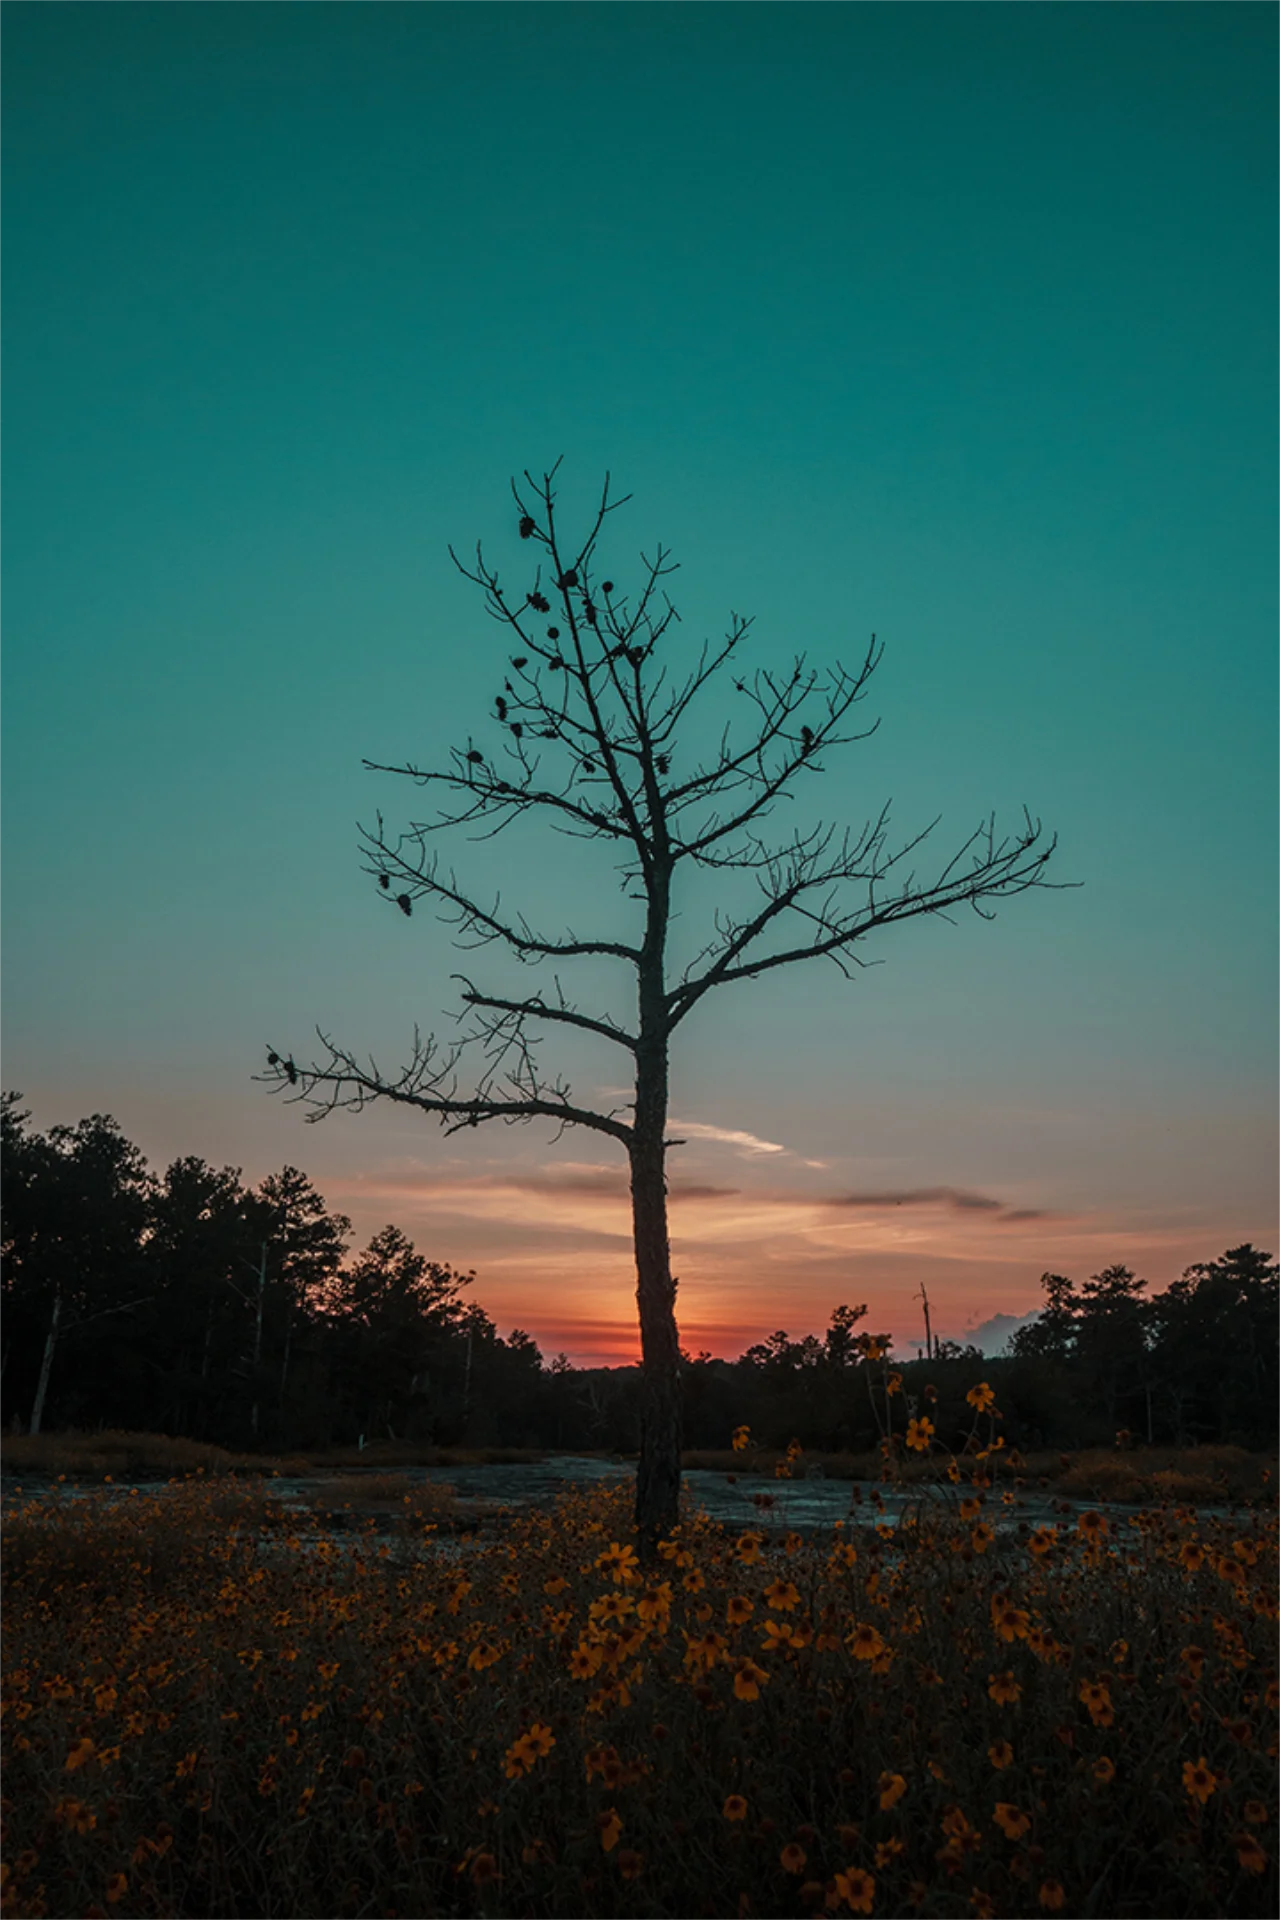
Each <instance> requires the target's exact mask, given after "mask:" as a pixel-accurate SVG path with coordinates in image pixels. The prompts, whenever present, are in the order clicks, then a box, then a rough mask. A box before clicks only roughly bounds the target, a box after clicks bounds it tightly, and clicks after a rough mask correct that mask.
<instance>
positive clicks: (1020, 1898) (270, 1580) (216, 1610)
mask: <svg viewBox="0 0 1280 1920" xmlns="http://www.w3.org/2000/svg"><path fill="white" fill-rule="evenodd" d="M873 1358H874V1356H873ZM891 1378H892V1376H891V1375H889V1374H888V1373H887V1372H886V1374H885V1377H884V1381H883V1387H884V1405H885V1408H886V1414H887V1419H886V1427H885V1434H886V1450H885V1472H886V1475H888V1476H890V1477H891V1476H893V1474H894V1473H895V1469H896V1464H897V1461H898V1460H899V1459H906V1458H908V1457H910V1458H911V1459H912V1460H913V1461H920V1460H924V1459H931V1458H933V1457H934V1455H935V1452H936V1450H937V1449H936V1436H935V1435H934V1434H933V1431H932V1422H931V1421H930V1419H929V1417H928V1415H927V1414H920V1413H919V1412H915V1413H912V1414H911V1417H910V1419H909V1421H908V1422H907V1423H906V1425H905V1430H903V1431H899V1432H898V1433H897V1434H896V1437H895V1430H894V1425H893V1415H894V1413H895V1411H896V1408H895V1406H894V1405H892V1404H891V1401H892V1393H891V1389H890V1385H889V1383H890V1381H891ZM970 1404H971V1406H972V1407H973V1410H974V1434H973V1436H972V1437H971V1439H972V1443H971V1445H970V1447H969V1450H968V1451H967V1452H965V1453H963V1454H961V1455H959V1456H958V1457H953V1456H950V1455H946V1454H942V1455H941V1456H940V1457H939V1459H938V1464H937V1472H936V1475H935V1479H934V1482H933V1484H919V1485H918V1489H917V1485H916V1483H915V1482H914V1481H913V1483H912V1486H913V1496H914V1495H915V1494H916V1492H917V1491H918V1497H913V1498H912V1500H911V1502H910V1503H909V1504H908V1505H906V1506H905V1507H903V1508H902V1510H901V1511H900V1513H899V1515H898V1518H897V1520H896V1523H895V1524H890V1522H889V1519H888V1517H887V1512H888V1510H887V1508H883V1507H881V1512H880V1517H879V1518H877V1514H876V1509H877V1507H879V1506H880V1495H879V1494H878V1493H877V1492H873V1493H872V1496H871V1503H870V1506H871V1512H870V1516H869V1521H867V1522H864V1521H862V1520H859V1521H857V1522H854V1521H852V1520H851V1521H849V1522H846V1523H845V1524H844V1525H843V1526H837V1527H836V1528H834V1529H833V1530H831V1531H829V1532H827V1533H826V1534H825V1535H824V1536H823V1537H821V1538H817V1537H812V1536H810V1537H801V1536H800V1535H799V1534H798V1533H796V1532H788V1531H786V1530H785V1528H786V1519H785V1509H786V1487H785V1484H780V1486H779V1489H778V1493H777V1496H776V1500H775V1503H774V1504H773V1505H772V1507H765V1508H764V1509H762V1514H761V1525H760V1526H759V1527H757V1528H754V1529H752V1530H750V1531H747V1532H741V1533H734V1532H728V1531H726V1530H724V1529H722V1528H720V1527H718V1526H715V1525H713V1524H712V1523H711V1522H709V1521H708V1520H707V1519H706V1518H705V1516H701V1515H699V1514H698V1513H696V1512H694V1511H688V1512H686V1514H685V1516H684V1519H683V1523H682V1525H681V1527H680V1530H679V1531H678V1533H677V1534H676V1535H675V1536H673V1537H672V1538H671V1539H670V1540H668V1541H666V1542H664V1543H663V1545H662V1547H661V1549H660V1558H659V1559H658V1560H657V1561H656V1562H655V1563H653V1564H651V1565H647V1566H646V1565H642V1564H641V1563H640V1561H639V1559H638V1557H637V1552H636V1548H635V1546H634V1544H633V1539H632V1536H631V1533H630V1512H629V1506H630V1502H629V1496H628V1492H627V1490H626V1489H625V1488H618V1487H609V1488H605V1489H603V1490H596V1491H594V1492H592V1493H591V1494H589V1495H582V1494H575V1495H573V1496H570V1497H568V1498H566V1499H564V1500H562V1501H561V1502H560V1503H559V1504H558V1505H557V1506H556V1507H555V1508H554V1510H552V1511H549V1512H545V1513H541V1512H540V1513H532V1514H530V1513H522V1514H519V1515H514V1516H512V1517H511V1518H510V1520H509V1522H508V1524H507V1525H506V1526H505V1527H503V1528H501V1529H499V1530H497V1531H496V1532H495V1533H494V1534H492V1535H491V1536H489V1537H482V1538H481V1539H479V1540H478V1541H476V1542H474V1543H459V1542H457V1541H455V1540H445V1539H444V1538H443V1537H441V1536H439V1535H437V1534H436V1532H435V1531H434V1528H433V1526H432V1524H431V1522H430V1521H429V1520H424V1519H423V1517H422V1515H421V1514H420V1513H418V1512H411V1513H410V1514H409V1516H408V1518H407V1521H406V1525H405V1528H404V1529H403V1530H401V1531H398V1532H397V1533H396V1534H394V1535H386V1534H384V1535H381V1536H380V1535H378V1534H375V1533H374V1531H373V1527H374V1525H376V1524H377V1523H376V1522H374V1521H371V1522H370V1523H369V1531H368V1532H367V1533H364V1534H356V1535H354V1536H352V1535H348V1536H345V1537H344V1538H343V1539H342V1540H340V1541H335V1540H334V1539H333V1538H331V1537H329V1536H328V1535H327V1534H326V1533H325V1532H324V1530H323V1529H322V1528H321V1527H319V1526H317V1525H316V1524H315V1522H314V1519H309V1520H308V1521H307V1523H306V1524H305V1525H304V1524H303V1523H302V1522H301V1521H300V1520H299V1519H298V1517H297V1516H296V1515H290V1514H289V1513H287V1512H285V1511H284V1510H283V1509H281V1508H280V1506H279V1505H278V1504H277V1503H275V1502H273V1501H271V1500H270V1499H268V1498H266V1497H265V1496H264V1494H263V1492H262V1491H261V1489H257V1490H252V1489H246V1488H245V1487H244V1486H243V1485H242V1484H234V1483H233V1484H230V1485H228V1483H226V1482H221V1483H217V1484H215V1483H211V1482H209V1481H208V1480H206V1479H204V1478H202V1477H201V1476H199V1475H196V1476H194V1477H192V1478H190V1479H188V1480H186V1481H184V1482H182V1483H179V1484H174V1485H171V1486H168V1487H163V1488H156V1489H147V1490H135V1491H132V1492H129V1493H124V1492H122V1491H121V1490H119V1489H116V1488H103V1489H102V1490H101V1491H99V1492H97V1493H95V1494H92V1495H88V1496H80V1497H77V1498H75V1499H52V1500H51V1499H47V1498H45V1499H33V1498H24V1497H22V1496H21V1495H20V1496H19V1497H17V1498H16V1499H15V1500H14V1501H13V1502H12V1503H11V1508H10V1511H9V1513H8V1514H7V1516H6V1521H5V1557H4V1581H5V1647H4V1650H5V1671H4V1683H3V1702H4V1720H3V1729H4V1733H3V1738H4V1758H5V1775H4V1815H5V1824H6V1838H5V1844H4V1864H3V1867H2V1868H0V1878H2V1879H3V1911H4V1913H5V1914H6V1915H10V1914H12V1915H15V1916H19V1915H53V1916H69V1915H96V1916H108V1915H121V1916H130V1915H137V1916H143V1915H145V1916H152V1915H155V1916H166V1915H171V1916H188V1915H190V1916H213V1915H218V1916H221V1915H228V1916H230V1915H235V1916H242V1917H248V1916H258V1915H263V1916H265V1915H274V1916H291V1915H292V1916H313V1915H329V1914H334V1915H343V1916H345V1915H352V1916H354V1915H387V1916H392V1917H393V1920H394V1917H400V1920H404V1917H407V1916H423V1915H445V1914H448V1915H471V1914H476V1915H526V1914H527V1915H601V1916H606V1915H615V1914H616V1915H638V1916H647V1915H653V1916H659V1915H663V1916H665V1915H675V1916H695V1915H703V1914H706V1915H733V1916H744V1915H758V1916H769V1915H790V1914H799V1915H806V1914H823V1913H832V1914H848V1913H853V1914H876V1915H893V1914H910V1915H979V1916H982V1915H1040V1914H1063V1915H1094V1916H1120V1915H1126V1916H1127V1915H1135V1916H1137V1915H1151V1916H1169V1917H1170V1920H1172V1917H1173V1916H1182V1915H1219V1914H1220V1915H1237V1914H1238V1915H1258V1916H1262V1915H1266V1916H1270V1915H1273V1914H1274V1913H1275V1912H1276V1908H1277V1885H1276V1869H1275V1861H1274V1857H1273V1856H1274V1852H1275V1846H1274V1827H1275V1818H1276V1797H1275V1774H1276V1756H1277V1743H1276V1710H1277V1682H1276V1672H1275V1667H1274V1664H1273V1662H1274V1659H1275V1621H1276V1613H1277V1606H1276V1581H1275V1557H1276V1521H1275V1509H1274V1504H1271V1505H1268V1506H1265V1507H1264V1506H1255V1507H1253V1508H1250V1509H1247V1510H1246V1509H1239V1510H1236V1511H1235V1512H1233V1513H1232V1514H1230V1515H1229V1516H1228V1517H1222V1516H1217V1517H1210V1516H1207V1515H1198V1514H1197V1512H1196V1510H1195V1509H1193V1508H1191V1507H1189V1506H1186V1505H1181V1506H1177V1505H1174V1504H1172V1502H1170V1503H1169V1504H1166V1505H1163V1506H1158V1507H1148V1508H1140V1509H1137V1510H1135V1511H1132V1512H1129V1513H1126V1514H1124V1515H1123V1516H1118V1515H1116V1514H1114V1513H1112V1514H1110V1515H1104V1514H1102V1513H1099V1512H1097V1511H1088V1510H1086V1511H1083V1512H1081V1513H1079V1514H1078V1515H1072V1516H1071V1517H1070V1519H1067V1518H1063V1519H1062V1522H1061V1524H1057V1525H1049V1524H1045V1525H1039V1526H1035V1527H1032V1526H1030V1525H1029V1524H1027V1523H1026V1522H1020V1520H1019V1511H1018V1509H1019V1500H1020V1474H1019V1464H1020V1463H1019V1462H1018V1460H1017V1458H1016V1456H1010V1455H1009V1454H1008V1453H1007V1452H1005V1451H1004V1450H1002V1449H1001V1448H1000V1447H999V1444H998V1440H997V1439H996V1438H995V1437H994V1436H995V1431H996V1427H995V1423H996V1420H997V1418H998V1416H997V1415H996V1413H995V1409H994V1407H993V1405H992V1404H991V1396H990V1390H989V1389H988V1388H986V1387H984V1386H980V1387H975V1389H974V1390H973V1393H972V1394H971V1395H970ZM898 1425H899V1427H900V1428H901V1427H902V1422H901V1421H899V1423H898ZM735 1443H736V1444H737V1445H739V1446H740V1447H742V1448H744V1449H745V1448H747V1447H748V1446H749V1436H748V1435H746V1434H745V1432H744V1431H742V1430H739V1433H738V1434H737V1435H736V1436H735ZM797 1451H798V1450H797ZM795 1464H796V1462H795V1461H794V1459H793V1462H792V1465H793V1466H794V1465H795ZM788 1471H789V1469H788V1468H787V1467H786V1466H785V1465H784V1466H783V1468H782V1470H781V1476H780V1478H781V1480H782V1482H785V1479H786V1476H787V1473H788ZM864 1509H865V1503H864ZM766 1521H767V1522H768V1523H769V1524H768V1525H766V1524H765V1523H766ZM777 1521H781V1525H777V1526H775V1525H774V1524H773V1523H774V1522H777Z"/></svg>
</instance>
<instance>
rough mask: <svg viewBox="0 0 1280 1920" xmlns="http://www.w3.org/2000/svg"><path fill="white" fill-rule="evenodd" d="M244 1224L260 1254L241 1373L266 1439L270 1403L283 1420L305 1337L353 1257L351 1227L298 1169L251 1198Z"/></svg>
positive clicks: (251, 1284)
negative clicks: (349, 1250)
mask: <svg viewBox="0 0 1280 1920" xmlns="http://www.w3.org/2000/svg"><path fill="white" fill-rule="evenodd" d="M244 1212H245V1224H246V1229H247V1232H248V1234H249V1237H250V1239H251V1241H252V1244H253V1252H252V1254H251V1255H250V1256H248V1257H246V1258H244V1259H242V1261H241V1263H240V1273H239V1278H238V1289H239V1292H240V1295H241V1298H242V1299H244V1300H246V1301H247V1302H248V1303H249V1304H250V1307H251V1318H250V1331H249V1336H248V1340H247V1343H246V1344H247V1349H248V1350H247V1352H246V1353H245V1355H244V1356H243V1358H242V1361H241V1366H240V1373H241V1376H242V1377H243V1378H244V1379H245V1380H246V1381H247V1382H248V1385H249V1393H250V1407H249V1420H250V1430H251V1432H252V1435H253V1438H254V1439H255V1440H257V1439H259V1438H260V1437H261V1435H262V1433H263V1429H264V1420H263V1409H264V1407H265V1406H266V1404H267V1403H268V1401H269V1400H270V1401H273V1402H274V1403H275V1406H276V1408H277V1410H278V1411H277V1422H278V1421H279V1419H282V1418H283V1413H284V1403H285V1394H286V1391H287V1389H288V1384H289V1370H290V1366H291V1364H292V1361H293V1357H294V1349H295V1343H296V1340H297V1337H298V1334H299V1331H300V1330H303V1329H305V1328H307V1327H308V1326H309V1325H310V1324H311V1323H312V1321H313V1320H314V1318H315V1310H316V1307H317V1304H318V1302H319V1301H320V1299H321V1298H322V1297H323V1294H324V1290H325V1288H326V1286H327V1285H328V1283H329V1282H330V1281H331V1280H332V1278H333V1276H334V1274H336V1273H337V1271H338V1268H339V1266H340V1264H341V1261H342V1258H343V1255H344V1253H345V1252H346V1243H347V1235H348V1234H349V1233H350V1232H351V1222H350V1220H348V1218H347V1216H346V1214H345V1213H330V1212H329V1210H328V1208H327V1207H326V1206H325V1203H324V1200H323V1198H322V1196H321V1195H320V1194H319V1193H318V1192H317V1191H316V1188H315V1186H314V1185H313V1184H312V1182H311V1180H310V1179H309V1178H308V1176H307V1175H306V1174H305V1173H303V1172H302V1171H301V1169H300V1168H298V1167H284V1168H282V1169H281V1171H280V1172H279V1173H272V1174H268V1175H267V1177H266V1179H265V1180H263V1181H262V1182H261V1183H260V1184H259V1185H258V1187H257V1188H255V1189H254V1191H253V1192H252V1193H250V1194H249V1195H247V1197H246V1200H245V1204H244Z"/></svg>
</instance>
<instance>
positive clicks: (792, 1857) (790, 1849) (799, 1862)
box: [778, 1840, 809, 1873]
mask: <svg viewBox="0 0 1280 1920" xmlns="http://www.w3.org/2000/svg"><path fill="white" fill-rule="evenodd" d="M778 1858H779V1860H780V1861H781V1862H782V1869H783V1872H784V1873H803V1872H804V1866H805V1861H806V1860H807V1859H808V1858H809V1856H808V1854H807V1853H806V1852H805V1850H804V1848H803V1847H801V1846H797V1845H796V1842H795V1841H794V1840H788V1842H787V1844H786V1846H785V1847H784V1848H783V1849H782V1852H781V1853H780V1854H779V1855H778Z"/></svg>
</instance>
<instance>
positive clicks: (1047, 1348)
mask: <svg viewBox="0 0 1280 1920" xmlns="http://www.w3.org/2000/svg"><path fill="white" fill-rule="evenodd" d="M1040 1285H1041V1286H1042V1287H1043V1288H1044V1292H1045V1303H1044V1306H1043V1307H1042V1308H1041V1309H1040V1311H1039V1313H1038V1314H1037V1315H1036V1317H1035V1319H1034V1320H1029V1321H1028V1322H1027V1324H1026V1326H1024V1327H1019V1328H1018V1330H1017V1332H1016V1333H1015V1334H1014V1335H1013V1336H1012V1337H1011V1339H1010V1341H1009V1351H1010V1353H1011V1354H1013V1355H1014V1356H1015V1357H1016V1358H1019V1359H1026V1360H1056V1361H1058V1362H1060V1363H1061V1362H1065V1361H1067V1360H1069V1359H1070V1358H1071V1355H1072V1353H1073V1351H1074V1348H1075V1338H1076V1330H1077V1328H1078V1326H1079V1324H1080V1300H1079V1297H1078V1295H1077V1293H1076V1290H1075V1287H1074V1286H1073V1284H1072V1282H1071V1281H1070V1280H1068V1278H1067V1277H1066V1275H1065V1274H1062V1273H1042V1274H1041V1275H1040Z"/></svg>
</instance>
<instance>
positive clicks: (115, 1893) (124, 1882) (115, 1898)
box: [107, 1873, 129, 1907]
mask: <svg viewBox="0 0 1280 1920" xmlns="http://www.w3.org/2000/svg"><path fill="white" fill-rule="evenodd" d="M128 1891H129V1876H128V1874H127V1873H113V1874H112V1876H111V1878H110V1879H109V1880H108V1882H107V1905H108V1906H109V1907H114V1906H116V1905H118V1903H119V1902H120V1901H121V1900H123V1899H124V1896H125V1894H126V1893H127V1892H128Z"/></svg>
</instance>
